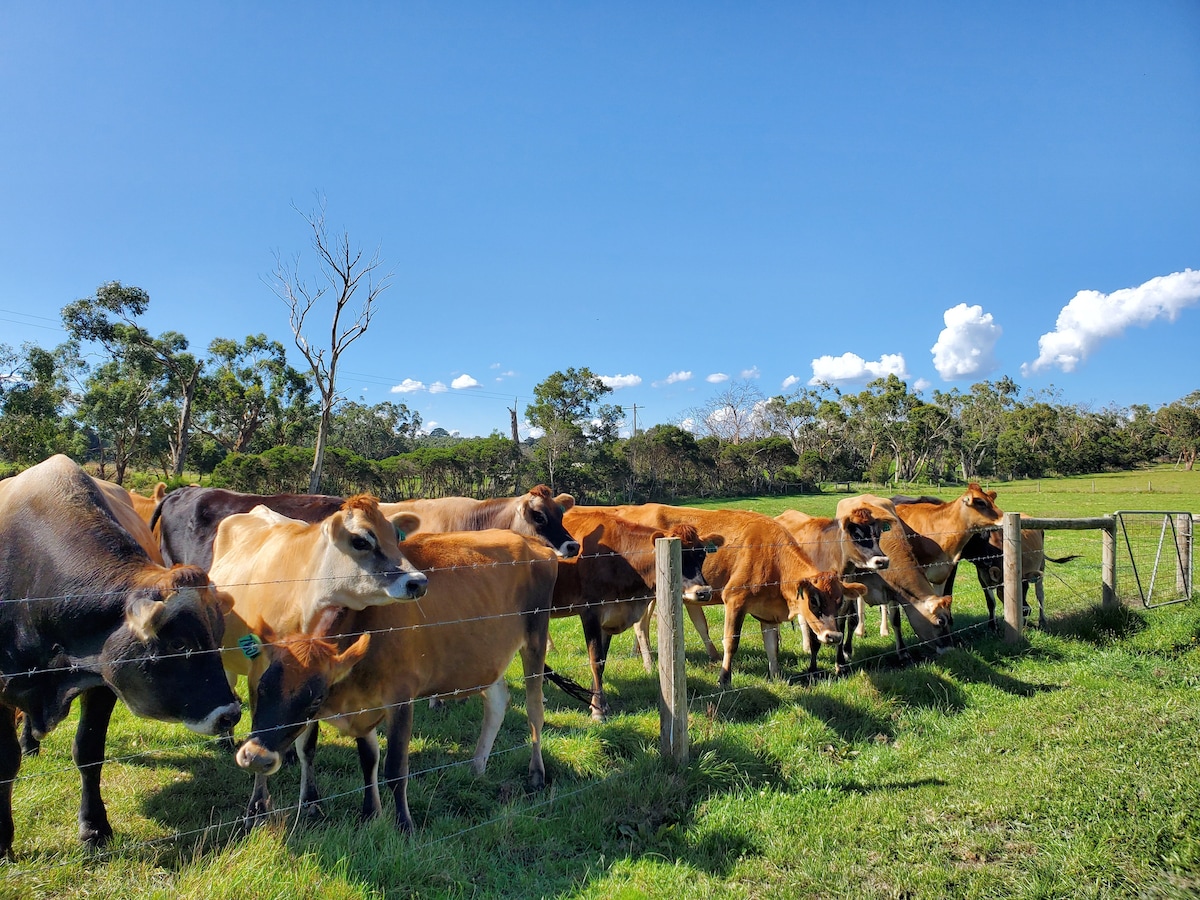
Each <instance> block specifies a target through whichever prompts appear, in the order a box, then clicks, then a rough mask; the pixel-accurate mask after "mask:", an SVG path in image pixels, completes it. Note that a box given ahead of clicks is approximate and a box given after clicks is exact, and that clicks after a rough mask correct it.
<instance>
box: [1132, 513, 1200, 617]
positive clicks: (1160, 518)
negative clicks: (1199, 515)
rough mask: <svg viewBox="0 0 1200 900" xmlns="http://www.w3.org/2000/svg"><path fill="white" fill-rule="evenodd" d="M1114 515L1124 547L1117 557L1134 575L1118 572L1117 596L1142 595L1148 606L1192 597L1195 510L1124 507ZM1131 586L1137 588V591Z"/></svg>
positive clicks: (1157, 605) (1178, 601) (1136, 597)
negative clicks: (1127, 508) (1129, 508)
mask: <svg viewBox="0 0 1200 900" xmlns="http://www.w3.org/2000/svg"><path fill="white" fill-rule="evenodd" d="M1113 517H1114V518H1115V519H1116V528H1117V533H1118V535H1119V537H1118V542H1119V545H1120V546H1121V547H1122V548H1123V550H1122V552H1120V553H1118V554H1117V559H1118V560H1119V563H1123V564H1127V565H1128V567H1129V574H1130V576H1131V577H1128V578H1126V577H1121V576H1120V575H1118V577H1117V584H1118V585H1119V586H1120V587H1119V588H1118V596H1119V597H1120V598H1121V599H1122V600H1130V601H1132V600H1135V599H1139V600H1141V602H1142V605H1143V606H1144V607H1145V608H1146V609H1154V608H1155V607H1159V606H1167V605H1169V604H1171V603H1182V602H1183V601H1184V600H1188V599H1190V598H1191V596H1192V531H1193V529H1192V514H1191V513H1187V512H1175V511H1161V510H1160V511H1147V510H1122V511H1120V512H1116V513H1113ZM1126 585H1128V586H1129V589H1126ZM1130 589H1133V590H1136V594H1135V593H1133V592H1132V590H1130ZM1163 597H1167V598H1168V599H1162V598H1163Z"/></svg>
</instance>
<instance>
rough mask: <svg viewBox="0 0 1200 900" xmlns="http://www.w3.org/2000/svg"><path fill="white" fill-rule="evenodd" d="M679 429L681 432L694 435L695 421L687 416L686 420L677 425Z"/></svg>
mask: <svg viewBox="0 0 1200 900" xmlns="http://www.w3.org/2000/svg"><path fill="white" fill-rule="evenodd" d="M679 427H680V429H682V430H683V431H690V432H692V433H693V434H695V433H696V420H695V419H693V418H692V417H691V416H688V417H687V418H686V419H684V420H683V421H682V422H680V423H679Z"/></svg>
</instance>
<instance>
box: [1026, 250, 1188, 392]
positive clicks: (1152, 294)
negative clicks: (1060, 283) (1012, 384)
mask: <svg viewBox="0 0 1200 900" xmlns="http://www.w3.org/2000/svg"><path fill="white" fill-rule="evenodd" d="M1197 301H1200V271H1193V270H1192V269H1184V270H1183V271H1182V272H1175V273H1173V274H1171V275H1160V276H1159V277H1157V278H1151V279H1150V280H1149V281H1147V282H1146V283H1145V284H1142V285H1138V286H1137V287H1133V288H1123V289H1122V290H1119V291H1113V292H1112V293H1111V294H1102V293H1100V292H1099V291H1080V292H1079V293H1078V294H1076V295H1075V296H1074V297H1072V298H1071V302H1070V303H1068V304H1067V305H1066V306H1064V307H1063V308H1062V311H1061V312H1059V314H1058V321H1056V322H1055V323H1054V331H1051V332H1048V333H1046V334H1043V335H1042V336H1041V337H1040V338H1038V351H1039V352H1038V358H1037V359H1035V360H1034V361H1033V362H1031V363H1025V364H1023V365H1022V366H1021V374H1022V375H1031V374H1033V373H1034V372H1040V371H1042V370H1043V369H1048V368H1050V367H1052V366H1056V367H1058V368H1059V369H1061V370H1062V371H1064V372H1074V371H1075V367H1076V366H1078V365H1079V364H1080V363H1082V362H1083V361H1084V360H1086V359H1087V358H1088V356H1089V355H1091V353H1093V352H1094V351H1095V349H1096V348H1097V347H1098V346H1099V345H1100V344H1101V343H1102V342H1103V341H1105V340H1108V339H1109V338H1114V337H1120V336H1121V335H1122V334H1124V333H1125V329H1127V328H1128V327H1129V326H1130V325H1141V326H1143V327H1145V326H1146V325H1149V324H1150V323H1151V322H1154V321H1156V320H1158V319H1166V320H1167V321H1169V322H1174V321H1175V318H1176V317H1177V316H1178V315H1179V313H1180V311H1181V310H1182V309H1184V308H1185V307H1188V306H1192V305H1193V304H1195V303H1196V302H1197Z"/></svg>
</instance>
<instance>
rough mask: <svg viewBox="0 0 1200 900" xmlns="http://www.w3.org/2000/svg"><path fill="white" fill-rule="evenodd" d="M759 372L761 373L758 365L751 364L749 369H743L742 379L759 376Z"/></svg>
mask: <svg viewBox="0 0 1200 900" xmlns="http://www.w3.org/2000/svg"><path fill="white" fill-rule="evenodd" d="M759 374H760V373H759V371H758V366H751V367H750V368H749V369H742V379H743V380H748V379H750V378H758V376H759Z"/></svg>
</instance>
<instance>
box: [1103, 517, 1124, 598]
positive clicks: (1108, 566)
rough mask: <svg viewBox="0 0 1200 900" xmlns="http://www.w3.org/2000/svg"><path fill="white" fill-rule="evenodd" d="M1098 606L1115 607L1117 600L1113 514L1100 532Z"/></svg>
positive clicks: (1115, 534)
mask: <svg viewBox="0 0 1200 900" xmlns="http://www.w3.org/2000/svg"><path fill="white" fill-rule="evenodd" d="M1101 539H1102V541H1103V545H1102V552H1101V554H1100V557H1101V558H1100V569H1101V571H1100V608H1101V609H1115V608H1116V607H1117V606H1118V605H1119V602H1120V601H1118V600H1117V517H1116V516H1113V517H1112V518H1111V520H1110V522H1109V524H1107V525H1106V526H1105V528H1104V530H1103V531H1102V532H1101Z"/></svg>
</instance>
